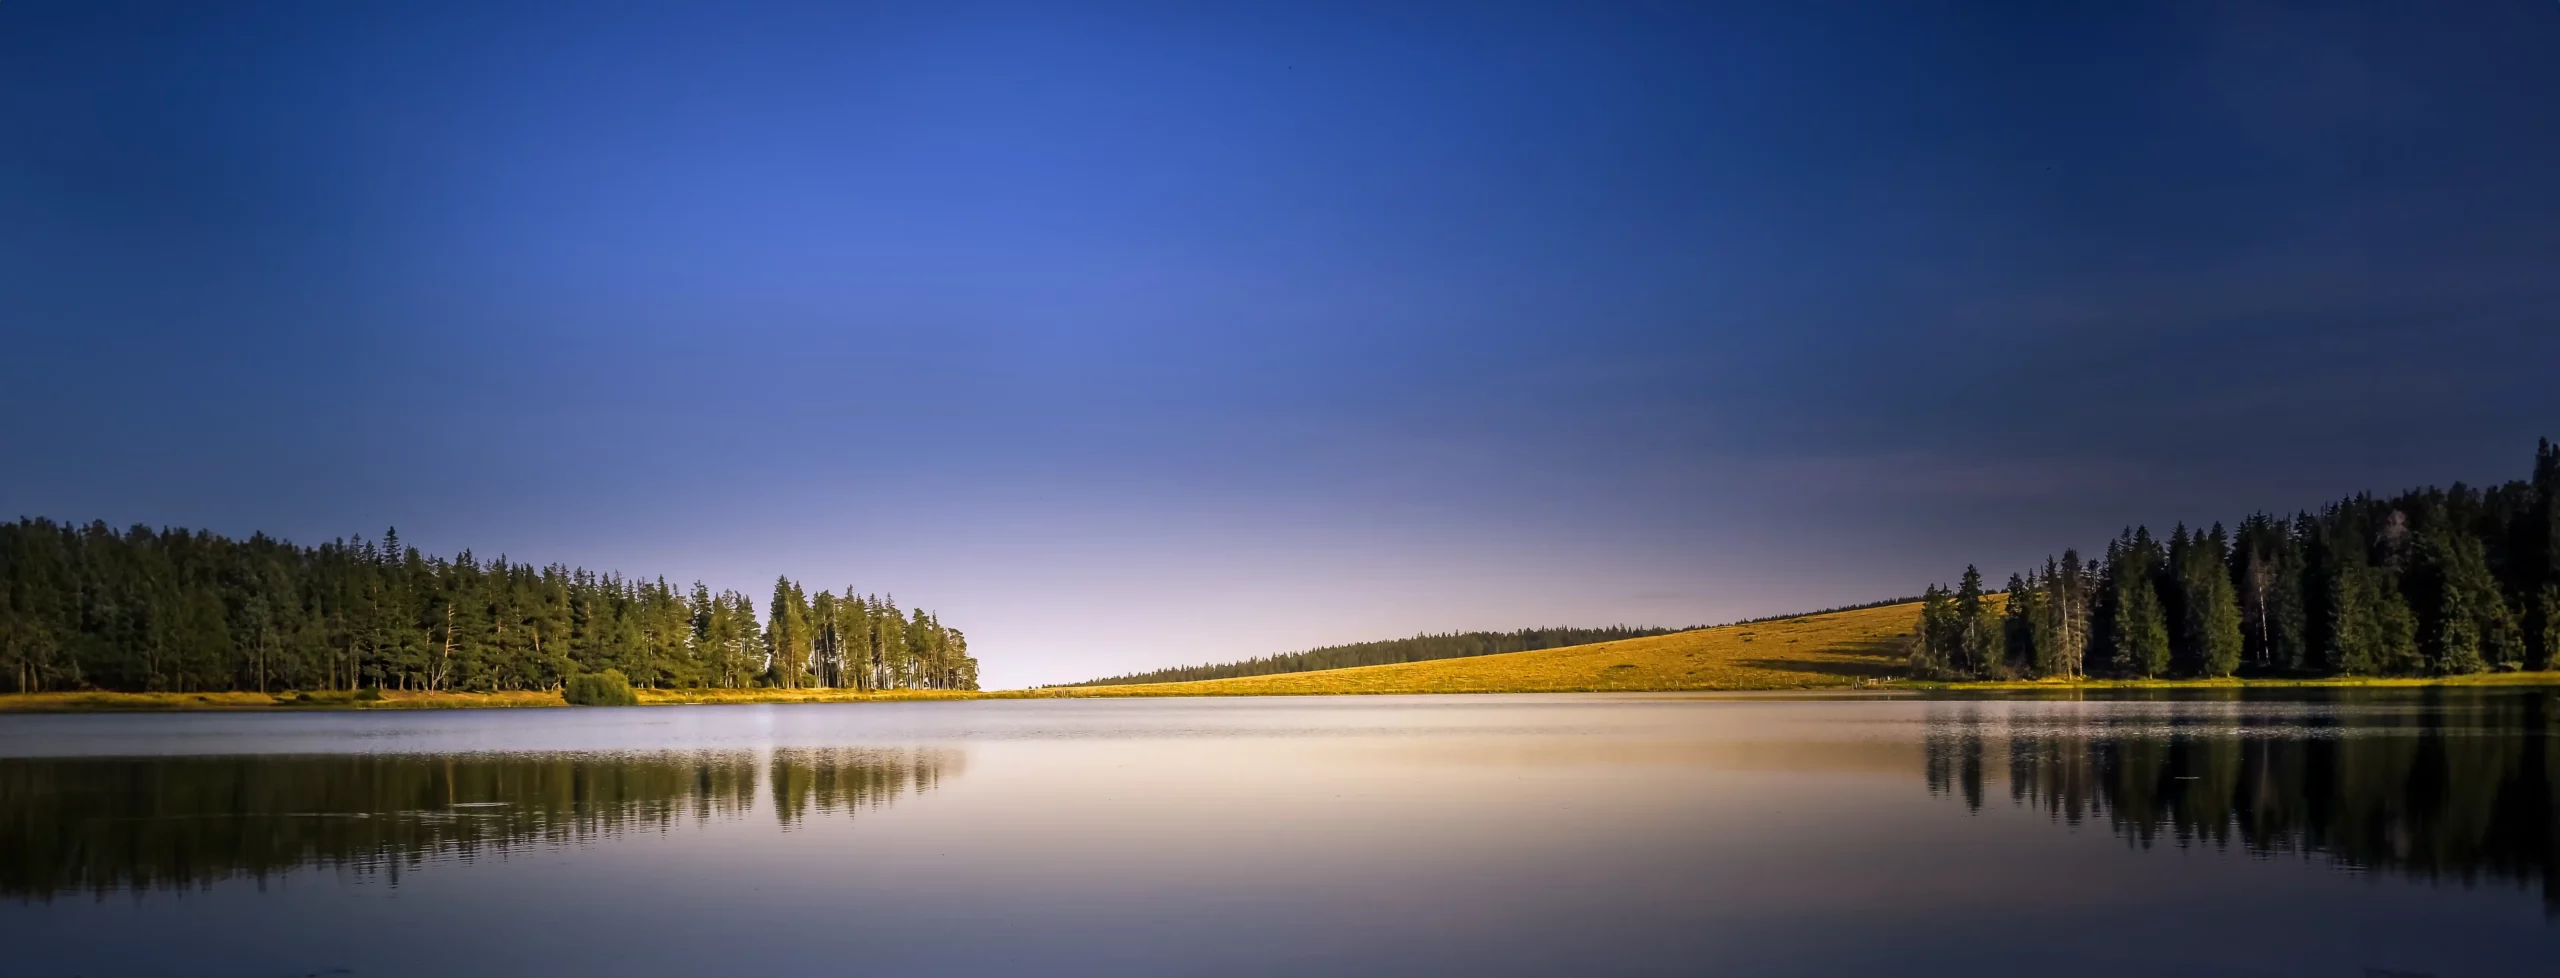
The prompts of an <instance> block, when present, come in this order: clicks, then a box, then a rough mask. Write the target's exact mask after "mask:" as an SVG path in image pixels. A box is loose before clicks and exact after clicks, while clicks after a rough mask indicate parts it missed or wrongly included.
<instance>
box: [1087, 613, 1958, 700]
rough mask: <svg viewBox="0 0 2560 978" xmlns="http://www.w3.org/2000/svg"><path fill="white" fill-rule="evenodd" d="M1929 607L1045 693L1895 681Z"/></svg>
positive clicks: (1570, 689) (1529, 689)
mask: <svg viewBox="0 0 2560 978" xmlns="http://www.w3.org/2000/svg"><path fill="white" fill-rule="evenodd" d="M1919 617H1920V606H1919V605H1917V604H1901V605H1887V606H1885V607H1882V608H1865V609H1861V610H1857V611H1840V612H1833V613H1830V614H1822V615H1806V616H1803V617H1799V618H1787V619H1783V620H1779V621H1766V622H1757V623H1753V624H1748V625H1726V626H1722V627H1719V628H1703V629H1699V630H1697V631H1690V632H1677V633H1674V634H1670V635H1655V636H1651V637H1647V638H1631V639H1624V640H1621V641H1616V642H1601V643H1598V644H1596V645H1576V646H1571V647H1567V648H1561V649H1540V650H1538V651H1535V652H1511V653H1506V654H1503V655H1485V656H1475V657H1471V658H1464V659H1435V660H1432V661H1429V662H1405V663H1398V664H1395V665H1384V666H1358V667H1355V668H1350V669H1328V670H1324V671H1322V672H1294V673H1283V674H1280V675H1274V676H1247V677H1243V678H1238V679H1207V680H1201V681H1198V682H1187V683H1147V684H1142V685H1135V686H1082V687H1073V688H1056V689H1047V690H1042V692H1043V693H1047V694H1052V695H1060V696H1281V695H1326V694H1340V693H1582V692H1659V691H1667V690H1689V689H1695V690H1736V689H1822V688H1837V687H1854V686H1867V685H1874V684H1876V683H1879V682H1886V681H1891V680H1892V679H1893V678H1894V677H1895V676H1897V675H1899V674H1900V672H1901V669H1902V659H1903V654H1904V649H1905V647H1906V646H1907V645H1908V644H1909V642H1910V639H1911V636H1912V630H1913V628H1914V627H1915V626H1916V625H1917V624H1918V622H1919Z"/></svg>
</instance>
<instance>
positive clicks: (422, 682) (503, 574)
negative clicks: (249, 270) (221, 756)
mask: <svg viewBox="0 0 2560 978" xmlns="http://www.w3.org/2000/svg"><path fill="white" fill-rule="evenodd" d="M767 611H768V614H767V616H766V617H765V618H764V619H762V620H759V619H758V617H757V614H756V608H755V604H754V602H753V601H751V600H749V599H748V598H747V597H746V596H745V595H742V594H739V593H737V592H734V591H723V592H720V593H718V594H713V593H711V591H710V589H708V588H706V587H705V586H703V585H702V584H700V583H696V584H694V585H693V587H692V588H691V590H690V591H679V590H677V589H675V588H673V587H670V586H668V584H667V582H666V580H665V579H664V578H659V579H657V580H653V581H643V580H637V579H631V578H625V577H622V576H621V575H619V574H597V573H595V572H592V571H588V570H585V569H582V568H581V569H572V568H568V567H564V566H561V565H558V564H552V565H548V566H543V567H536V566H534V565H532V564H529V563H513V562H510V561H508V560H507V559H505V558H503V557H501V558H499V559H496V560H491V561H488V562H485V563H484V562H482V561H480V560H478V559H477V558H475V557H473V556H472V554H471V553H470V551H464V552H462V553H461V554H459V555H456V556H455V557H453V558H452V559H450V560H447V559H444V558H441V557H429V556H425V555H422V554H420V553H419V552H418V550H417V549H416V548H414V547H407V546H403V545H401V543H400V538H399V533H398V532H397V531H396V530H395V531H391V532H386V533H385V534H384V535H383V538H382V541H381V542H380V543H379V544H377V543H375V542H372V541H368V540H364V539H361V538H359V539H356V540H354V541H346V540H339V541H332V542H330V543H325V544H322V545H320V546H318V547H301V546H296V545H294V544H291V543H287V542H284V541H281V540H276V539H273V538H271V537H268V536H265V535H263V534H260V535H256V536H252V537H250V538H249V539H247V540H240V541H235V540H231V539H228V538H225V537H222V536H219V535H216V534H213V533H209V532H203V531H191V530H185V529H163V530H157V531H155V530H152V529H150V528H147V527H140V526H137V527H134V528H132V529H130V530H127V531H124V532H122V533H118V532H116V531H115V530H113V529H110V528H109V527H107V525H106V524H104V523H91V524H89V525H87V526H79V527H75V526H71V525H68V524H56V523H53V522H51V521H48V520H21V521H19V522H17V523H13V524H0V671H4V672H5V676H6V678H5V679H0V683H7V684H9V686H10V687H13V688H15V689H17V690H18V691H21V692H33V691H43V690H63V689H104V690H124V691H173V692H207V691H215V690H260V691H270V690H282V689H354V688H359V687H389V688H397V689H414V690H469V691H482V690H503V689H556V688H559V687H560V686H561V684H562V683H563V682H564V681H565V680H566V679H568V678H569V677H570V676H574V675H580V674H587V673H598V672H602V671H603V670H606V669H618V670H621V671H622V673H623V674H625V675H627V676H629V677H630V679H631V681H632V682H633V683H634V684H636V685H642V686H657V687H702V686H711V687H740V686H755V685H763V686H780V687H785V688H796V687H806V686H833V687H851V688H858V689H915V688H933V689H975V688H977V682H978V667H977V661H976V660H975V659H972V658H970V657H969V645H968V640H967V638H966V637H965V636H963V635H962V634H961V633H960V631H959V630H958V629H954V628H947V627H944V626H943V624H942V623H941V622H940V621H939V620H937V619H936V618H935V617H934V616H933V615H931V614H929V613H926V612H924V611H922V610H918V611H915V612H913V613H908V612H904V611H901V610H899V608H898V606H897V603H896V601H894V600H893V599H889V598H881V597H871V596H863V595H857V594H855V593H854V592H853V591H852V590H851V589H847V590H845V591H844V593H842V594H832V593H829V592H826V591H819V592H817V593H815V594H814V595H812V594H809V593H807V592H805V591H804V590H803V589H802V588H801V586H800V585H799V584H797V583H795V582H793V581H791V580H789V579H787V578H784V579H780V580H777V581H776V582H775V584H774V593H773V598H772V600H771V601H770V602H769V603H768V604H767Z"/></svg>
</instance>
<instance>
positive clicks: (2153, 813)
mask: <svg viewBox="0 0 2560 978" xmlns="http://www.w3.org/2000/svg"><path fill="white" fill-rule="evenodd" d="M2555 697H2560V694H2555V693H2554V692H2552V691H2548V690H2503V691H2502V690H2464V689H2430V690H2411V691H2390V692H2340V693H2336V694H2332V695H2326V696H2321V697H2318V698H2315V699H2310V700H2308V701H2306V700H2305V699H2303V698H2300V697H2295V698H2291V699H2288V700H2281V701H2276V700H2264V699H2251V698H2245V697H2243V696H2240V695H2236V694H2226V695H2222V696H2218V697H2210V698H2207V697H2196V696H2189V697H2185V698H2181V699H2174V700H2170V699H2160V700H2134V701H2129V702H2128V701H2095V700H2092V701H2075V702H2053V701H1983V702H1961V703H1946V704H1938V705H1934V706H1933V707H1932V708H1931V710H1930V712H1929V717H1928V721H1927V733H1926V747H1927V750H1926V754H1927V762H1926V777H1927V781H1928V785H1929V791H1930V792H1931V793H1932V794H1944V795H1949V796H1952V797H1960V798H1962V799H1963V801H1964V803H1965V805H1966V806H1967V807H1968V808H1970V809H1973V810H1976V811H1978V810H1980V809H1981V807H1982V805H1983V804H1984V795H1985V791H1986V787H1985V779H1986V773H1985V765H1986V760H1987V759H1989V758H1994V757H1996V756H1997V754H2000V753H2005V754H2006V755H2007V757H2006V759H2007V765H2006V767H2007V772H2006V777H2005V780H2006V782H2007V789H2008V794H2009V797H2010V800H2011V801H2012V803H2014V804H2018V805H2022V806H2030V807H2033V808H2035V809H2036V810H2039V811H2043V812H2047V813H2049V814H2050V815H2051V816H2052V817H2053V818H2054V819H2055V820H2057V821H2061V822H2064V823H2066V824H2070V825H2078V824H2081V823H2082V822H2084V821H2094V820H2103V821H2104V822H2105V823H2106V825H2107V826H2108V828H2109V829H2110V830H2111V831H2113V832H2114V833H2115V834H2117V835H2118V836H2120V837H2122V838H2124V839H2125V840H2126V841H2127V842H2128V843H2130V844H2132V845H2135V846H2138V847H2141V848H2146V849H2147V848H2150V847H2152V846H2155V845H2158V844H2160V843H2163V842H2168V843H2173V844H2175V845H2178V846H2181V847H2185V846H2190V845H2199V844H2205V845H2211V846H2214V847H2216V848H2227V847H2231V846H2235V845H2236V846H2238V847H2240V848H2242V849H2243V850H2245V851H2247V852H2250V853H2253V854H2258V855H2275V854H2283V853H2290V854H2301V855H2306V856H2319V857H2325V858H2327V859H2330V860H2333V861H2334V862H2335V863H2336V864H2338V865H2340V866H2342V867H2347V868H2353V869H2366V870H2379V871H2389V872H2397V873H2402V874H2406V875H2408V876H2412V877H2417V878H2423V879H2428V880H2459V881H2461V882H2462V883H2464V884H2466V885H2469V884H2473V883H2477V882H2479V881H2481V880H2483V879H2487V880H2493V881H2500V882H2504V883H2510V884H2513V885H2519V886H2538V887H2539V888H2540V890H2541V892H2542V894H2543V898H2544V904H2545V907H2546V909H2548V910H2550V911H2553V912H2555V913H2560V820H2555V815H2560V796H2555V786H2560V771H2555V764H2560V756H2556V755H2555V753H2554V751H2553V750H2552V746H2553V739H2554V737H2555V734H2560V728H2555V718H2556V717H2560V708H2555V705H2554V700H2555Z"/></svg>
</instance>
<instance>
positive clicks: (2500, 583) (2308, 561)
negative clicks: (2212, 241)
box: [1911, 439, 2560, 680]
mask: <svg viewBox="0 0 2560 978" xmlns="http://www.w3.org/2000/svg"><path fill="white" fill-rule="evenodd" d="M2555 652H2560V446H2554V445H2553V444H2552V443H2551V442H2550V440H2548V439H2545V440H2543V441H2542V442H2541V444H2540V445H2539V446H2538V447H2537V449H2536V451H2535V454H2534V464H2533V471H2532V475H2531V477H2530V478H2528V479H2525V480H2520V481H2514V482H2509V483H2506V484H2504V485H2499V486H2493V487H2490V488H2487V489H2475V488H2472V487H2469V486H2465V485H2462V484H2460V483H2455V484H2454V486H2453V487H2452V488H2450V489H2438V488H2432V487H2430V488H2424V489H2415V490H2410V491H2408V492H2404V493H2401V494H2400V495H2398V496H2394V497H2391V498H2387V499H2386V498H2377V497H2374V496H2372V495H2370V494H2366V495H2358V496H2355V497H2353V498H2350V499H2342V500H2339V501H2337V502H2334V503H2331V504H2329V505H2327V506H2324V507H2322V508H2321V509H2320V511H2319V512H2317V513H2311V512H2303V513H2297V514H2295V515H2293V516H2292V517H2290V518H2281V517H2277V516H2273V515H2269V514H2265V513H2260V514H2257V515H2253V516H2250V517H2248V518H2246V519H2243V520H2241V521H2240V522H2239V524H2238V525H2237V526H2236V527H2235V528H2233V529H2230V530H2226V529H2225V528H2224V527H2223V526H2222V524H2219V523H2216V524H2214V525H2213V526H2212V527H2211V528H2209V529H2205V530H2200V531H2199V530H2190V529H2188V528H2187V527H2185V526H2183V525H2181V526H2179V527H2176V528H2175V529H2172V530H2171V531H2170V533H2169V536H2168V539H2166V540H2162V539H2160V538H2159V537H2158V536H2156V535H2155V534H2153V533H2152V532H2151V530H2150V528H2148V527H2134V528H2131V529H2128V530H2125V531H2124V532H2123V533H2122V534H2121V535H2119V536H2118V537H2117V538H2116V539H2115V540H2113V541H2111V542H2109V543H2108V544H2107V549H2106V553H2105V554H2104V556H2103V557H2101V558H2097V559H2091V560H2088V561H2087V562H2085V563H2084V562H2083V561H2082V559H2081V556H2080V554H2079V552H2078V551H2076V550H2065V551H2063V552H2062V555H2061V556H2060V557H2058V558H2048V559H2047V560H2046V561H2045V565H2044V566H2043V567H2042V568H2034V569H2029V570H2027V571H2026V572H2024V573H2022V574H2013V575H2011V576H2010V578H2009V582H2008V587H2007V588H2006V590H2005V597H2001V596H2000V595H1999V594H1995V593H1994V592H1992V591H1990V590H1988V589H1986V587H1985V586H1984V584H1983V579H1982V575H1981V573H1980V572H1979V571H1978V570H1976V569H1975V568H1972V567H1967V568H1965V571H1964V575H1963V577H1962V578H1961V579H1960V580H1959V581H1958V583H1957V585H1956V586H1955V587H1954V588H1952V589H1950V588H1947V587H1944V586H1940V585H1932V586H1931V587H1930V588H1929V589H1928V592H1927V593H1926V594H1925V595H1924V596H1923V599H1922V603H1921V611H1920V622H1919V629H1918V632H1917V637H1916V640H1915V642H1914V645H1913V649H1912V653H1911V667H1912V671H1913V673H1914V674H1915V675H1917V676H1919V677H1921V678H1934V679H1963V680H1975V679H2042V678H2059V679H2078V678H2082V677H2087V676H2104V677H2112V678H2122V679H2148V678H2156V677H2193V678H2221V677H2226V676H2234V675H2242V676H2278V677H2281V676H2336V675H2349V676H2450V675H2462V674H2467V673H2477V672H2485V671H2503V670H2522V669H2535V670H2538V669H2548V668H2551V667H2552V665H2553V656H2554V654H2555Z"/></svg>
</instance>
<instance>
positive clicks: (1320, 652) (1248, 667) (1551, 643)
mask: <svg viewBox="0 0 2560 978" xmlns="http://www.w3.org/2000/svg"><path fill="white" fill-rule="evenodd" d="M1675 631H1680V629H1674V628H1637V627H1634V626H1631V625H1610V626H1607V627H1603V628H1562V627H1559V628H1523V629H1520V630H1519V631H1515V632H1447V633H1442V634H1436V635H1433V634H1425V635H1416V636H1414V637H1412V638H1394V639H1386V640H1383V641H1376V642H1354V643H1351V644H1349V645H1327V646H1324V647H1322V648H1313V649H1308V650H1306V651H1303V652H1283V653H1280V654H1277V655H1267V656H1263V657H1261V658H1257V659H1246V660H1243V661H1241V662H1224V663H1216V664H1212V665H1198V666H1174V667H1171V668H1167V669H1157V670H1153V671H1150V672H1137V673H1130V674H1129V675H1126V676H1112V677H1110V678H1107V679H1088V680H1085V681H1084V682H1080V683H1068V684H1066V685H1070V686H1130V685H1137V684H1141V683H1180V682H1190V681H1192V680H1196V679H1234V678H1237V677H1239V676H1269V675H1274V674H1277V673H1284V672H1314V671H1316V670H1319V669H1343V668H1348V667H1351V666H1382V665H1388V664H1391V663H1397V662H1423V661H1427V660H1431V659H1462V658H1466V657H1469V656H1478V655H1499V654H1501V653H1504V652H1534V651H1537V650H1539V649H1556V648H1563V647H1565V646H1568V645H1589V644H1591V643H1593V642H1614V641H1617V640H1619V639H1622V638H1643V637H1645V636H1648V635H1667V634H1670V633H1671V632H1675Z"/></svg>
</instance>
